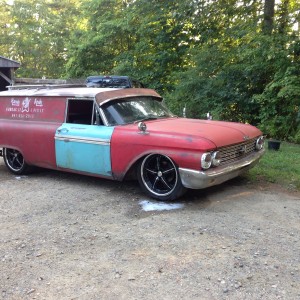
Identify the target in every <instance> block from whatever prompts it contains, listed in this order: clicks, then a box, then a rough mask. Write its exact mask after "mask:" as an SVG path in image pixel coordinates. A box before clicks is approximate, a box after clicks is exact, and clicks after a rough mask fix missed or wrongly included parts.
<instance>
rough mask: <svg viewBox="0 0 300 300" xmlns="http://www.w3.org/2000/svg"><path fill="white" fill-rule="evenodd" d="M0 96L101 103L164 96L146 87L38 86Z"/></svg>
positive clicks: (4, 93) (160, 98)
mask: <svg viewBox="0 0 300 300" xmlns="http://www.w3.org/2000/svg"><path fill="white" fill-rule="evenodd" d="M0 96H7V97H41V96H46V97H47V96H50V97H70V98H95V99H96V101H97V103H98V104H99V105H102V104H103V103H106V102H107V101H111V100H116V99H120V98H129V97H137V96H151V97H154V98H156V99H157V100H159V101H161V100H162V97H161V96H160V95H159V94H158V93H157V92H156V91H154V90H152V89H144V88H128V89H121V88H88V87H77V88H37V89H21V90H8V91H4V92H0Z"/></svg>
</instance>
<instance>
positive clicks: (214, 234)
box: [0, 159, 300, 300]
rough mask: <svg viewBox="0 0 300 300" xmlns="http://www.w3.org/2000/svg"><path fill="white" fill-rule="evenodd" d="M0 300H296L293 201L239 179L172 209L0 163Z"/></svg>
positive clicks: (296, 204) (102, 183)
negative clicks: (22, 174) (20, 174)
mask: <svg viewBox="0 0 300 300" xmlns="http://www.w3.org/2000/svg"><path fill="white" fill-rule="evenodd" d="M0 181H1V183H0V242H1V243H0V263H1V272H0V289H1V290H0V298H1V297H2V299H116V300H117V299H118V300H119V299H126V300H127V299H170V300H171V299H172V300H174V299H201V300H202V299H209V300H212V299H230V300H232V299H243V300H244V299H249V300H250V299H251V300H253V299H270V300H273V299H300V284H299V283H300V194H299V193H288V192H287V191H284V190H280V188H278V187H276V186H272V185H271V186H265V185H257V186H254V185H251V184H249V183H248V182H247V180H246V179H245V178H237V179H234V180H232V181H230V182H228V183H226V184H223V185H220V186H218V187H214V188H210V189H207V190H204V191H190V192H188V193H187V194H186V195H185V196H184V197H183V198H182V199H180V201H177V202H176V203H172V205H167V204H164V205H163V204H162V203H158V202H156V201H153V200H152V199H149V198H146V197H145V196H144V195H143V194H142V193H141V191H140V189H139V187H138V184H137V183H135V182H126V183H119V182H113V181H107V180H101V179H95V178H90V177H86V176H79V175H74V174H67V173H62V172H55V171H50V170H39V171H38V172H36V173H34V174H32V175H30V176H28V177H16V176H14V175H12V174H10V173H9V172H8V171H7V169H6V167H5V166H4V163H3V160H2V159H1V162H0Z"/></svg>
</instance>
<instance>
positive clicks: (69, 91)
mask: <svg viewBox="0 0 300 300" xmlns="http://www.w3.org/2000/svg"><path fill="white" fill-rule="evenodd" d="M114 90H119V88H88V87H77V88H36V89H33V88H30V89H26V88H24V89H20V90H8V91H3V92H0V96H6V97H7V96H8V97H11V96H14V97H40V96H51V97H54V96H57V97H60V96H62V97H72V98H94V97H95V96H96V95H97V94H99V93H103V92H109V91H114Z"/></svg>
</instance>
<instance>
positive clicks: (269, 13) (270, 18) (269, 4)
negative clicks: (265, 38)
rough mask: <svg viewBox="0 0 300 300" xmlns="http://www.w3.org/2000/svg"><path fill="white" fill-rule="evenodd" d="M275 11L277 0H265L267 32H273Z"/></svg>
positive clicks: (264, 28)
mask: <svg viewBox="0 0 300 300" xmlns="http://www.w3.org/2000/svg"><path fill="white" fill-rule="evenodd" d="M274 12H275V0H265V6H264V20H263V32H264V33H265V34H269V35H271V34H272V31H273V23H274Z"/></svg>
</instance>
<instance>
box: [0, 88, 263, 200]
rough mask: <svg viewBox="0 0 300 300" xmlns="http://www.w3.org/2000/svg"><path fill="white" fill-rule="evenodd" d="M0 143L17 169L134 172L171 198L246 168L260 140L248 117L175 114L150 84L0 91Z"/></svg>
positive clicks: (154, 193)
mask: <svg viewBox="0 0 300 300" xmlns="http://www.w3.org/2000/svg"><path fill="white" fill-rule="evenodd" d="M0 147H1V148H2V149H3V151H2V155H3V159H4V162H5V164H6V166H7V167H8V169H9V170H10V171H11V172H12V173H14V174H18V175H21V174H25V173H28V172H29V171H32V169H33V167H35V166H38V167H43V168H49V169H55V170H61V171H67V172H74V173H80V174H85V175H91V176H96V177H102V178H108V179H113V180H119V181H121V180H124V179H126V178H128V177H129V176H130V177H132V176H134V177H135V178H136V179H137V180H138V182H139V184H140V186H141V188H142V190H143V191H144V192H146V193H147V194H148V195H149V196H151V197H153V198H156V199H158V200H164V201H168V200H174V199H176V198H178V197H180V196H181V195H182V194H183V193H184V192H185V191H186V189H203V188H206V187H209V186H213V185H217V184H220V183H222V182H224V181H226V180H229V179H231V178H233V177H236V176H238V175H240V174H241V173H243V172H245V171H247V170H248V169H249V168H251V167H253V166H254V165H255V164H256V163H257V162H258V161H259V159H260V158H261V156H262V155H263V153H264V140H263V136H262V133H261V131H260V130H259V129H257V128H256V127H253V126H251V125H247V124H240V123H232V122H221V121H212V120H195V119H187V118H179V117H177V116H174V115H173V114H172V113H170V112H169V111H168V110H167V109H166V108H165V106H164V105H163V104H162V97H161V96H160V95H159V94H157V93H156V92H155V91H154V90H151V89H142V88H135V89H134V88H129V89H116V88H86V87H84V88H42V89H38V88H37V89H23V90H17V89H16V90H13V89H12V90H9V91H5V92H1V93H0Z"/></svg>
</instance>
